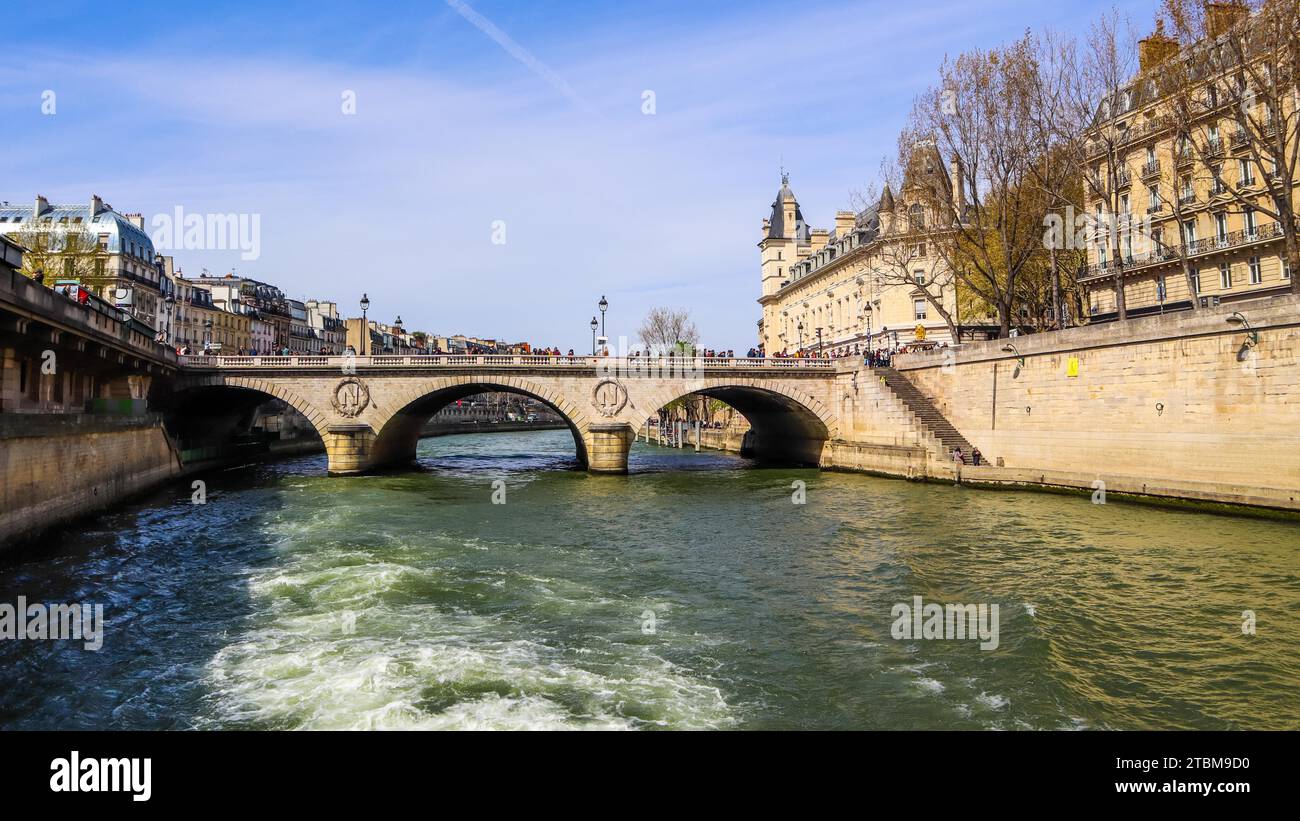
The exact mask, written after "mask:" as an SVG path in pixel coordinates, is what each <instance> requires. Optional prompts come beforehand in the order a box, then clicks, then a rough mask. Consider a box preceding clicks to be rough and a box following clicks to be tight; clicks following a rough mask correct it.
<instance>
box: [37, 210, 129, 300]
mask: <svg viewBox="0 0 1300 821" xmlns="http://www.w3.org/2000/svg"><path fill="white" fill-rule="evenodd" d="M14 241H15V242H17V243H18V244H19V245H21V246H23V248H24V249H25V250H24V253H23V267H22V273H23V275H24V276H28V277H32V278H35V277H36V275H37V274H38V273H39V274H41V275H42V277H43V278H44V283H45V285H46V286H47V287H53V286H54V283H55V281H56V280H58V279H75V280H79V281H80V282H81V284H82V285H83V286H84V287H85V288H86V289H87V290H90V291H93V292H95V293H97V294H100V293H102V292H103V289H104V286H106V285H108V284H109V283H111V282H112V281H113V276H112V275H110V274H109V273H107V271H106V266H107V260H108V252H107V251H106V250H104V249H103V248H102V247H100V245H99V242H98V240H97V239H96V238H95V236H94V235H93V234H91V233H90V232H89V231H87V230H86V229H85V228H84V227H81V226H67V225H63V224H61V223H51V222H49V221H41V222H29V223H25V224H24V225H23V226H22V228H20V229H19V230H18V231H17V232H16V234H15V235H14Z"/></svg>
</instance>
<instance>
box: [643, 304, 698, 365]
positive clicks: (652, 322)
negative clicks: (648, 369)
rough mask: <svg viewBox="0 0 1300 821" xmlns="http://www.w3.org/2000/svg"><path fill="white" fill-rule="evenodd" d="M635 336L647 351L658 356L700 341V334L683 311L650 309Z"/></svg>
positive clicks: (688, 313) (687, 314)
mask: <svg viewBox="0 0 1300 821" xmlns="http://www.w3.org/2000/svg"><path fill="white" fill-rule="evenodd" d="M637 335H638V336H639V337H640V338H641V342H642V344H644V345H645V346H646V348H647V349H648V350H649V351H651V352H652V353H659V354H662V353H666V352H668V351H672V350H683V349H684V347H690V346H694V345H695V344H696V343H698V342H699V341H700V332H699V331H698V330H697V329H696V327H695V323H694V322H692V321H691V314H690V312H689V311H687V310H685V309H682V310H678V311H674V310H672V309H671V308H652V309H651V310H650V313H648V314H646V318H645V320H644V321H643V322H642V323H641V329H640V330H639V331H638V332H637Z"/></svg>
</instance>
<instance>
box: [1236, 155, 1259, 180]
mask: <svg viewBox="0 0 1300 821" xmlns="http://www.w3.org/2000/svg"><path fill="white" fill-rule="evenodd" d="M1237 162H1238V164H1239V165H1240V166H1241V184H1242V185H1254V184H1255V172H1254V171H1252V170H1251V168H1250V160H1238V161H1237Z"/></svg>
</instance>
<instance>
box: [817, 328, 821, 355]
mask: <svg viewBox="0 0 1300 821" xmlns="http://www.w3.org/2000/svg"><path fill="white" fill-rule="evenodd" d="M821 355H822V329H821V326H818V327H817V356H818V358H820V357H821Z"/></svg>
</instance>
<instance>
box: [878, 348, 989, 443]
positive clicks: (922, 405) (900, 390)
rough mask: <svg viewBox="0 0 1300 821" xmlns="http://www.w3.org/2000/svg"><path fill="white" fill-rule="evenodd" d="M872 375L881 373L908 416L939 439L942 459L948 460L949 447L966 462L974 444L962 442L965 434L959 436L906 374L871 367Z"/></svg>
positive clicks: (889, 369) (959, 433)
mask: <svg viewBox="0 0 1300 821" xmlns="http://www.w3.org/2000/svg"><path fill="white" fill-rule="evenodd" d="M871 372H872V374H874V375H875V376H876V377H881V376H883V377H884V378H885V385H886V387H888V388H889V390H890V391H892V392H893V394H894V395H895V396H897V397H898V399H899V401H901V402H902V403H903V405H904V406H905V407H906V408H907V409H908V410H909V411H911V413H912V415H913V416H915V417H916V418H917V420H918V421H920V423H921V427H923V428H924V429H925V430H926V432H928V433H929V434H930V435H931V436H933V437H934V438H935V439H937V440H938V441H939V444H940V445H941V446H942V448H943V450H942V452H941V453H940V454H939V455H940V456H942V457H943V458H944V459H945V460H947V459H950V458H951V456H950V454H951V453H952V449H953V448H961V452H962V455H963V457H964V458H965V459H966V460H967V464H969V463H970V454H971V451H972V450H974V449H975V448H974V446H973V445H971V443H970V442H968V441H966V437H964V436H962V435H961V431H959V430H957V428H955V427H953V424H952V423H951V422H949V421H948V419H947V417H945V416H944V415H943V414H942V413H940V412H939V409H938V408H936V407H935V406H934V403H932V402H931V401H930V400H929V399H927V398H926V396H925V394H923V393H921V392H920V391H919V390H917V388H916V386H915V385H913V384H912V383H911V382H910V381H909V380H908V378H907V377H906V376H903V375H902V374H901V373H899V372H898V371H896V370H894V369H893V368H872V369H871Z"/></svg>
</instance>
